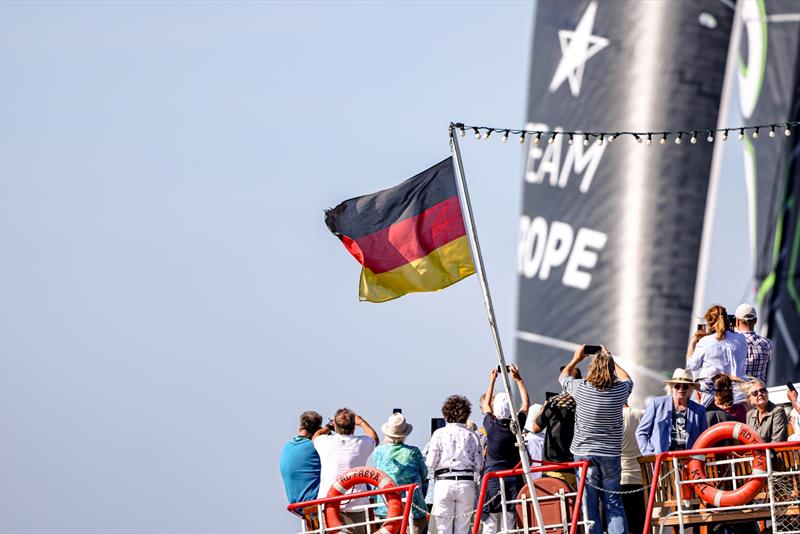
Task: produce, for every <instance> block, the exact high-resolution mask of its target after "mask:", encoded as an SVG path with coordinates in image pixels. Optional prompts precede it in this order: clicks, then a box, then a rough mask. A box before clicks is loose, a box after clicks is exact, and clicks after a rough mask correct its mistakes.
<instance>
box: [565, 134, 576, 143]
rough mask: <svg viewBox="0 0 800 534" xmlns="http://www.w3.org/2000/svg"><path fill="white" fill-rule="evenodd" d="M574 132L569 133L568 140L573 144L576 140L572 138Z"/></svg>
mask: <svg viewBox="0 0 800 534" xmlns="http://www.w3.org/2000/svg"><path fill="white" fill-rule="evenodd" d="M572 137H573V136H572V134H569V140H568V141H567V143H568V144H570V145H571V144H572V143H573V142H574V141H575V140H574V139H573V138H572Z"/></svg>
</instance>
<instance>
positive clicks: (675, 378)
mask: <svg viewBox="0 0 800 534" xmlns="http://www.w3.org/2000/svg"><path fill="white" fill-rule="evenodd" d="M664 383H665V384H689V385H692V386H693V385H694V375H692V372H691V371H690V370H688V369H681V368H680V367H678V368H677V369H675V372H673V373H672V378H671V379H667V380H664Z"/></svg>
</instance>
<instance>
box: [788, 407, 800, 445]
mask: <svg viewBox="0 0 800 534" xmlns="http://www.w3.org/2000/svg"><path fill="white" fill-rule="evenodd" d="M789 421H790V422H791V423H792V432H793V434H792V435H791V436H789V439H788V441H800V413H797V410H795V409H794V408H792V413H791V414H789Z"/></svg>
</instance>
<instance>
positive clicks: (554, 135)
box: [547, 133, 556, 145]
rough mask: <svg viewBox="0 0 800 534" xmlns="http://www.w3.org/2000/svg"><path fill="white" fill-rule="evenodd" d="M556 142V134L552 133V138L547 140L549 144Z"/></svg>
mask: <svg viewBox="0 0 800 534" xmlns="http://www.w3.org/2000/svg"><path fill="white" fill-rule="evenodd" d="M555 142H556V134H555V133H553V134H550V139H548V140H547V144H548V145H552V144H553V143H555Z"/></svg>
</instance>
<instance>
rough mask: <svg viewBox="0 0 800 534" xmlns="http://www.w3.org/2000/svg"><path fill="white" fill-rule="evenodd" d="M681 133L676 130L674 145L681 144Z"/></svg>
mask: <svg viewBox="0 0 800 534" xmlns="http://www.w3.org/2000/svg"><path fill="white" fill-rule="evenodd" d="M682 135H683V132H678V137H676V138H675V144H676V145H679V144H681V143H682V142H683V140H682V139H681V136H682Z"/></svg>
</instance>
